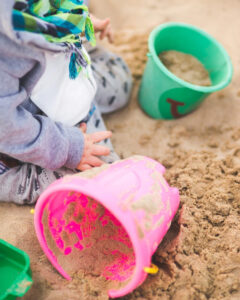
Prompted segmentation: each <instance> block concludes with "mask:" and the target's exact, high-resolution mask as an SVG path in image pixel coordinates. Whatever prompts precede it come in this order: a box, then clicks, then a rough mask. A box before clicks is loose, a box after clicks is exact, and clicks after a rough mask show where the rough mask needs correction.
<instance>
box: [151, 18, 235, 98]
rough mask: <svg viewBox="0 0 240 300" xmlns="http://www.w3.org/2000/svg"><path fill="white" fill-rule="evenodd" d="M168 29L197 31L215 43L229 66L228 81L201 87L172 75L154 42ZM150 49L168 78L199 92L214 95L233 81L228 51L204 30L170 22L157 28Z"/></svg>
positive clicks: (152, 34) (152, 33)
mask: <svg viewBox="0 0 240 300" xmlns="http://www.w3.org/2000/svg"><path fill="white" fill-rule="evenodd" d="M167 27H184V28H187V29H190V30H193V31H196V32H198V33H200V34H201V35H203V36H204V37H206V38H207V39H209V40H210V41H211V42H212V43H214V44H215V45H216V46H217V47H218V48H219V49H220V51H221V52H222V54H223V56H224V58H225V60H226V62H227V66H228V74H227V76H226V79H225V80H223V81H222V82H220V83H219V84H216V85H211V86H200V85H195V84H192V83H189V82H187V81H185V80H183V79H181V78H179V77H177V76H176V75H174V74H173V73H171V72H170V71H169V70H168V69H167V68H166V67H165V66H164V64H163V63H162V62H161V60H160V59H159V57H158V54H157V53H156V50H155V47H154V40H155V37H156V35H158V33H159V32H160V31H161V30H162V29H165V28H167ZM148 47H149V51H150V56H152V57H153V59H154V61H155V63H156V64H157V65H158V67H159V68H160V69H161V70H162V71H163V72H164V73H165V74H166V75H167V76H168V77H170V78H171V79H172V80H174V81H176V82H177V83H179V84H180V85H182V86H184V87H186V88H189V89H192V90H195V91H198V92H202V93H212V92H216V91H218V90H221V89H223V88H225V87H226V86H227V85H228V84H229V83H230V82H231V80H232V76H233V65H232V61H231V58H230V56H229V55H228V53H227V51H226V50H225V49H224V47H223V46H222V45H221V44H220V43H219V42H218V41H217V40H216V39H215V38H214V37H212V36H211V35H210V34H208V33H207V32H205V31H204V30H202V29H200V28H198V27H196V26H193V25H191V24H187V23H181V22H168V23H164V24H161V25H159V26H158V27H156V28H155V29H154V30H153V31H152V32H151V33H150V36H149V39H148Z"/></svg>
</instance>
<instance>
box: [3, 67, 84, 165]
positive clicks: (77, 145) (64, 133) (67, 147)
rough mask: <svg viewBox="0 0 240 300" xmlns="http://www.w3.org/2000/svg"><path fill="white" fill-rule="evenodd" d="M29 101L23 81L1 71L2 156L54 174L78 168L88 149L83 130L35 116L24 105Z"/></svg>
mask: <svg viewBox="0 0 240 300" xmlns="http://www.w3.org/2000/svg"><path fill="white" fill-rule="evenodd" d="M27 98H28V95H27V93H26V91H25V89H24V88H23V87H21V86H20V84H19V79H18V78H16V77H14V75H11V74H9V73H7V72H4V71H3V70H1V69H0V153H5V154H7V155H9V156H11V157H14V158H16V159H18V160H20V161H24V162H29V163H32V164H35V165H39V166H41V167H43V168H48V169H51V170H55V169H58V168H60V167H62V166H66V167H68V168H76V166H77V165H78V163H79V162H80V160H81V157H82V153H83V148H84V138H83V134H82V132H81V130H79V129H78V128H76V127H68V126H64V125H63V124H61V123H57V122H54V121H53V120H51V119H50V118H48V117H45V116H41V115H32V114H31V113H30V112H29V111H27V110H26V109H24V108H23V106H22V105H21V103H23V102H24V100H26V99H27Z"/></svg>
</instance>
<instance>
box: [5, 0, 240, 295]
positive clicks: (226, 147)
mask: <svg viewBox="0 0 240 300" xmlns="http://www.w3.org/2000/svg"><path fill="white" fill-rule="evenodd" d="M91 6H92V10H93V12H94V13H95V14H96V15H98V16H101V17H105V16H110V17H111V18H112V24H113V27H114V28H115V30H116V44H115V45H114V46H111V49H113V50H114V51H115V52H118V53H120V54H121V55H122V56H123V57H124V58H125V60H126V61H127V62H128V63H129V66H130V68H131V70H132V73H133V77H134V89H133V93H132V97H131V102H130V104H129V106H128V107H126V108H125V109H123V110H122V111H120V112H117V113H115V114H113V115H111V116H107V117H106V123H107V126H108V128H109V129H111V130H112V131H113V132H114V135H113V143H114V145H115V148H116V150H117V152H118V153H119V154H120V155H121V157H122V158H126V157H129V156H131V155H134V154H141V155H146V156H149V157H152V158H154V159H156V160H158V161H159V162H161V163H162V164H164V165H165V166H166V168H167V172H166V178H167V180H168V181H169V183H170V184H171V185H173V186H176V187H178V188H179V190H180V194H181V208H180V210H179V212H178V214H177V216H176V219H175V221H174V223H173V225H172V227H171V229H170V231H169V233H168V235H167V236H166V238H165V240H164V241H163V243H162V244H161V245H160V247H159V248H158V250H157V251H156V254H155V255H154V258H153V261H154V263H155V264H156V265H158V267H159V268H160V271H159V273H158V274H157V275H155V276H149V277H148V279H147V280H146V281H145V283H144V284H143V285H142V286H141V287H140V288H138V289H137V290H135V291H134V292H133V293H132V294H130V295H128V296H125V297H123V298H122V299H124V300H133V299H138V300H146V299H151V300H155V299H161V300H163V299H164V300H170V299H172V300H175V299H176V300H178V299H181V300H185V299H186V300H188V299H189V300H190V299H200V300H202V299H203V300H205V299H216V300H218V299H226V300H229V299H231V300H237V299H240V282H239V276H240V243H239V241H240V239H239V236H240V222H239V219H240V192H239V189H240V117H239V115H240V82H239V78H240V19H239V11H240V2H239V1H238V0H228V1H225V0H211V1H209V0H200V1H199V0H191V1H190V0H187V1H186V0H171V1H167V0H148V1H143V0H122V1H116V0H104V1H98V0H92V1H91ZM168 21H182V22H186V23H191V24H193V25H196V26H199V27H201V28H202V29H204V30H206V31H207V32H208V33H210V34H212V35H213V36H214V37H215V38H216V39H218V41H220V42H221V43H222V44H223V45H224V47H225V48H226V50H227V51H228V52H229V54H230V56H231V58H232V61H233V65H234V77H233V81H232V83H231V85H230V86H229V87H227V88H226V89H225V90H223V91H220V92H217V93H214V94H212V95H211V96H210V97H209V98H208V99H206V101H205V102H204V103H203V104H202V105H201V107H200V108H199V109H198V110H197V111H195V112H194V113H192V114H190V115H188V116H186V117H184V118H182V119H179V120H176V121H161V120H153V119H151V118H149V117H148V116H146V115H145V114H144V113H143V112H142V111H141V109H140V108H139V106H138V103H137V91H138V86H139V83H140V79H141V74H142V72H143V69H144V64H145V61H146V52H147V38H148V34H149V32H150V31H151V30H152V28H154V27H155V26H156V25H158V24H160V23H163V22H168ZM0 220H1V226H0V237H1V238H3V239H5V240H6V241H8V242H10V243H12V244H13V245H15V246H18V247H20V248H21V249H23V250H25V251H26V252H28V254H29V255H30V259H31V267H32V271H33V278H34V285H33V287H32V289H31V290H30V291H29V293H27V295H26V296H25V297H24V299H25V300H26V299H37V300H55V299H56V300H57V299H58V300H61V299H62V300H63V299H64V300H65V299H69V300H74V299H81V300H85V299H87V300H91V299H107V296H104V295H102V293H101V292H102V291H101V282H98V281H97V280H96V278H84V276H83V277H82V278H81V280H80V281H79V286H78V291H76V287H74V284H72V285H71V284H70V285H69V284H68V285H67V283H66V281H65V280H64V279H62V278H61V277H60V275H58V274H57V273H56V272H55V271H54V269H53V267H52V266H51V265H50V263H49V262H48V261H47V259H46V258H45V256H44V254H43V252H42V250H41V249H40V247H39V245H38V241H37V239H36V237H35V234H34V228H33V215H31V214H30V208H29V207H17V206H15V205H7V204H1V205H0Z"/></svg>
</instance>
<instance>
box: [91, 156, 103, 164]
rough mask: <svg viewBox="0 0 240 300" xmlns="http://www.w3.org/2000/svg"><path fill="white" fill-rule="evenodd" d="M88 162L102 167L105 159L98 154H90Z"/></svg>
mask: <svg viewBox="0 0 240 300" xmlns="http://www.w3.org/2000/svg"><path fill="white" fill-rule="evenodd" d="M88 164H89V165H91V166H92V167H100V166H101V165H102V164H103V161H102V160H101V159H99V158H97V157H96V156H90V157H89V159H88Z"/></svg>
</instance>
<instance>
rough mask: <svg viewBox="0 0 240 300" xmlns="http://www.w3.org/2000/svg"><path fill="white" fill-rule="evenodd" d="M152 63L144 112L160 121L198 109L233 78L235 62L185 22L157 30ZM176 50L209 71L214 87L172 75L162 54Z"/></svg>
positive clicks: (142, 97) (142, 99)
mask: <svg viewBox="0 0 240 300" xmlns="http://www.w3.org/2000/svg"><path fill="white" fill-rule="evenodd" d="M148 46H149V53H148V62H147V65H146V68H145V71H144V74H143V78H142V82H141V85H140V89H139V103H140V106H141V107H142V109H143V110H144V111H145V112H146V113H147V114H148V115H149V116H151V117H153V118H156V119H174V118H178V117H181V116H184V115H186V114H188V113H190V112H191V111H193V110H194V109H196V108H197V107H198V106H199V105H200V104H201V103H202V102H203V100H204V99H205V98H206V97H207V96H208V95H209V94H211V93H212V92H215V91H218V90H221V89H223V88H224V87H226V86H227V85H228V84H229V83H230V82H231V79H232V74H233V67H232V63H231V60H230V58H229V56H228V54H227V52H226V51H225V49H224V48H223V46H221V44H219V43H218V42H217V41H216V40H215V39H214V38H213V37H211V36H210V35H209V34H207V33H206V32H204V31H202V30H201V29H199V28H197V27H194V26H192V25H189V24H184V23H166V24H162V25H160V26H158V27H157V28H155V29H154V30H153V31H152V32H151V34H150V36H149V40H148ZM167 50H176V51H180V52H183V53H186V54H191V55H193V56H194V57H196V58H197V59H198V60H199V61H200V62H201V63H202V64H203V65H204V67H205V68H206V69H207V71H208V72H209V75H210V79H211V82H212V85H211V86H199V85H194V84H191V83H188V82H186V81H184V80H182V79H180V78H178V77H177V76H175V75H174V74H173V73H171V72H170V71H169V70H168V69H167V68H166V67H165V66H164V65H163V63H162V62H161V61H160V59H159V57H158V55H159V53H161V52H162V51H167Z"/></svg>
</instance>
